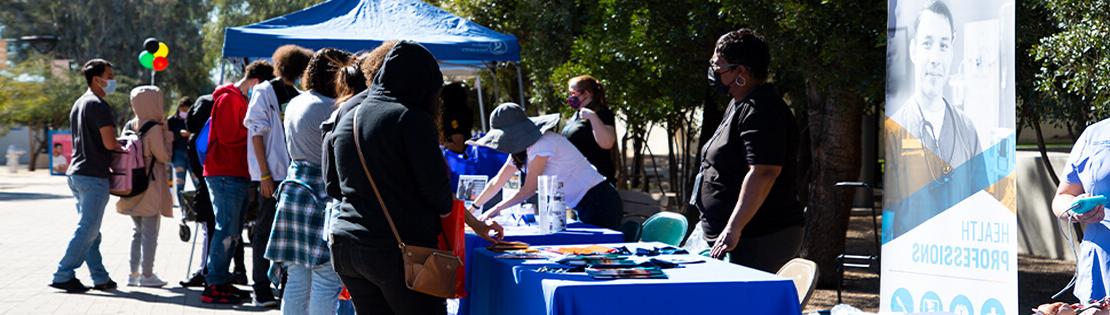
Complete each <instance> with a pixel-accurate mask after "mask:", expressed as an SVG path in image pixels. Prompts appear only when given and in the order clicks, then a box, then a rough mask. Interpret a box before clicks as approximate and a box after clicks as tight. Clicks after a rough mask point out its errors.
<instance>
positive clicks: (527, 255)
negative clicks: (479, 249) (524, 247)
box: [493, 252, 549, 259]
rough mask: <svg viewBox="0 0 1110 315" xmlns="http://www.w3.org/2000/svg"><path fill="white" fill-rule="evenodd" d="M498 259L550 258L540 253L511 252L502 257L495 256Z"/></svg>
mask: <svg viewBox="0 0 1110 315" xmlns="http://www.w3.org/2000/svg"><path fill="white" fill-rule="evenodd" d="M493 258H497V259H548V258H549V257H547V256H545V255H543V254H540V253H529V252H509V253H504V254H501V255H497V256H493Z"/></svg>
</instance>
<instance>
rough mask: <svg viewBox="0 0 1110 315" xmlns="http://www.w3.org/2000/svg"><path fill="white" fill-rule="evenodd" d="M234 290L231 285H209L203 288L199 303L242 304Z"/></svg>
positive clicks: (240, 298)
mask: <svg viewBox="0 0 1110 315" xmlns="http://www.w3.org/2000/svg"><path fill="white" fill-rule="evenodd" d="M236 291H238V289H236V288H235V287H234V286H232V285H231V284H222V285H215V284H214V285H209V286H207V287H204V292H202V293H201V294H200V301H201V302H203V303H210V304H239V303H242V302H243V298H242V297H240V296H239V295H238V294H237V292H236Z"/></svg>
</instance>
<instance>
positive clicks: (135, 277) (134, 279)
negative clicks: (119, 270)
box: [127, 272, 143, 287]
mask: <svg viewBox="0 0 1110 315" xmlns="http://www.w3.org/2000/svg"><path fill="white" fill-rule="evenodd" d="M142 278H143V276H142V275H141V274H139V273H138V272H136V273H132V274H128V275H127V286H129V287H137V286H139V280H142Z"/></svg>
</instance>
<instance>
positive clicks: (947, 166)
mask: <svg viewBox="0 0 1110 315" xmlns="http://www.w3.org/2000/svg"><path fill="white" fill-rule="evenodd" d="M941 100H942V101H944V108H945V110H946V111H947V110H948V109H949V105H948V101H947V100H944V99H941ZM914 104H915V105H917V113H918V115H919V117H920V118H921V127H920V130H918V131H919V132H918V133H919V137H921V138H925V137H928V138H929V142H930V144H932V145H933V148H936V150H937V152H936V153H937V155H939V157H940V158H941V160H943V162H944V166H943V168H942V169H940V170H939V171H940V172H937V171H938V170H937V169H935V168H934V165H933V163H930V162H928V161H926V162H925V167H926V168H928V169H929V176H930V177H931V178H934V179H937V178H939V179H941V183H948V182H949V181H951V180H952V177H951V176H950V174H951V173H952V165H951V163H952V158H953V157H954V156H955V155H956V145H957V142H959V141H951V142H950V143H951V145H949V146H948V154H947V155H946V154H944V149H943V148H941V142H940V134H937V133H936V128H934V127H933V124H932V123H931V122H929V120H927V119H925V112H924V111H922V110H921V105H920V104H917V102H914ZM947 118H948V113H947V112H946V113H945V114H944V116H943V117H942V118H941V119H947ZM953 123H954V122H949V128H953V129H952V130H954V132H955V134H954V135H953V136H955V138H956V139H961V138H962V136H963V135H962V132H961V131H960V128H956V127H955V126H952V124H953ZM923 149H924V150H928V148H927V147H926V148H923Z"/></svg>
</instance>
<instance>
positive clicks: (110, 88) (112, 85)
mask: <svg viewBox="0 0 1110 315" xmlns="http://www.w3.org/2000/svg"><path fill="white" fill-rule="evenodd" d="M106 82H107V83H106V84H105V85H104V94H112V93H115V92H116V80H106Z"/></svg>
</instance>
